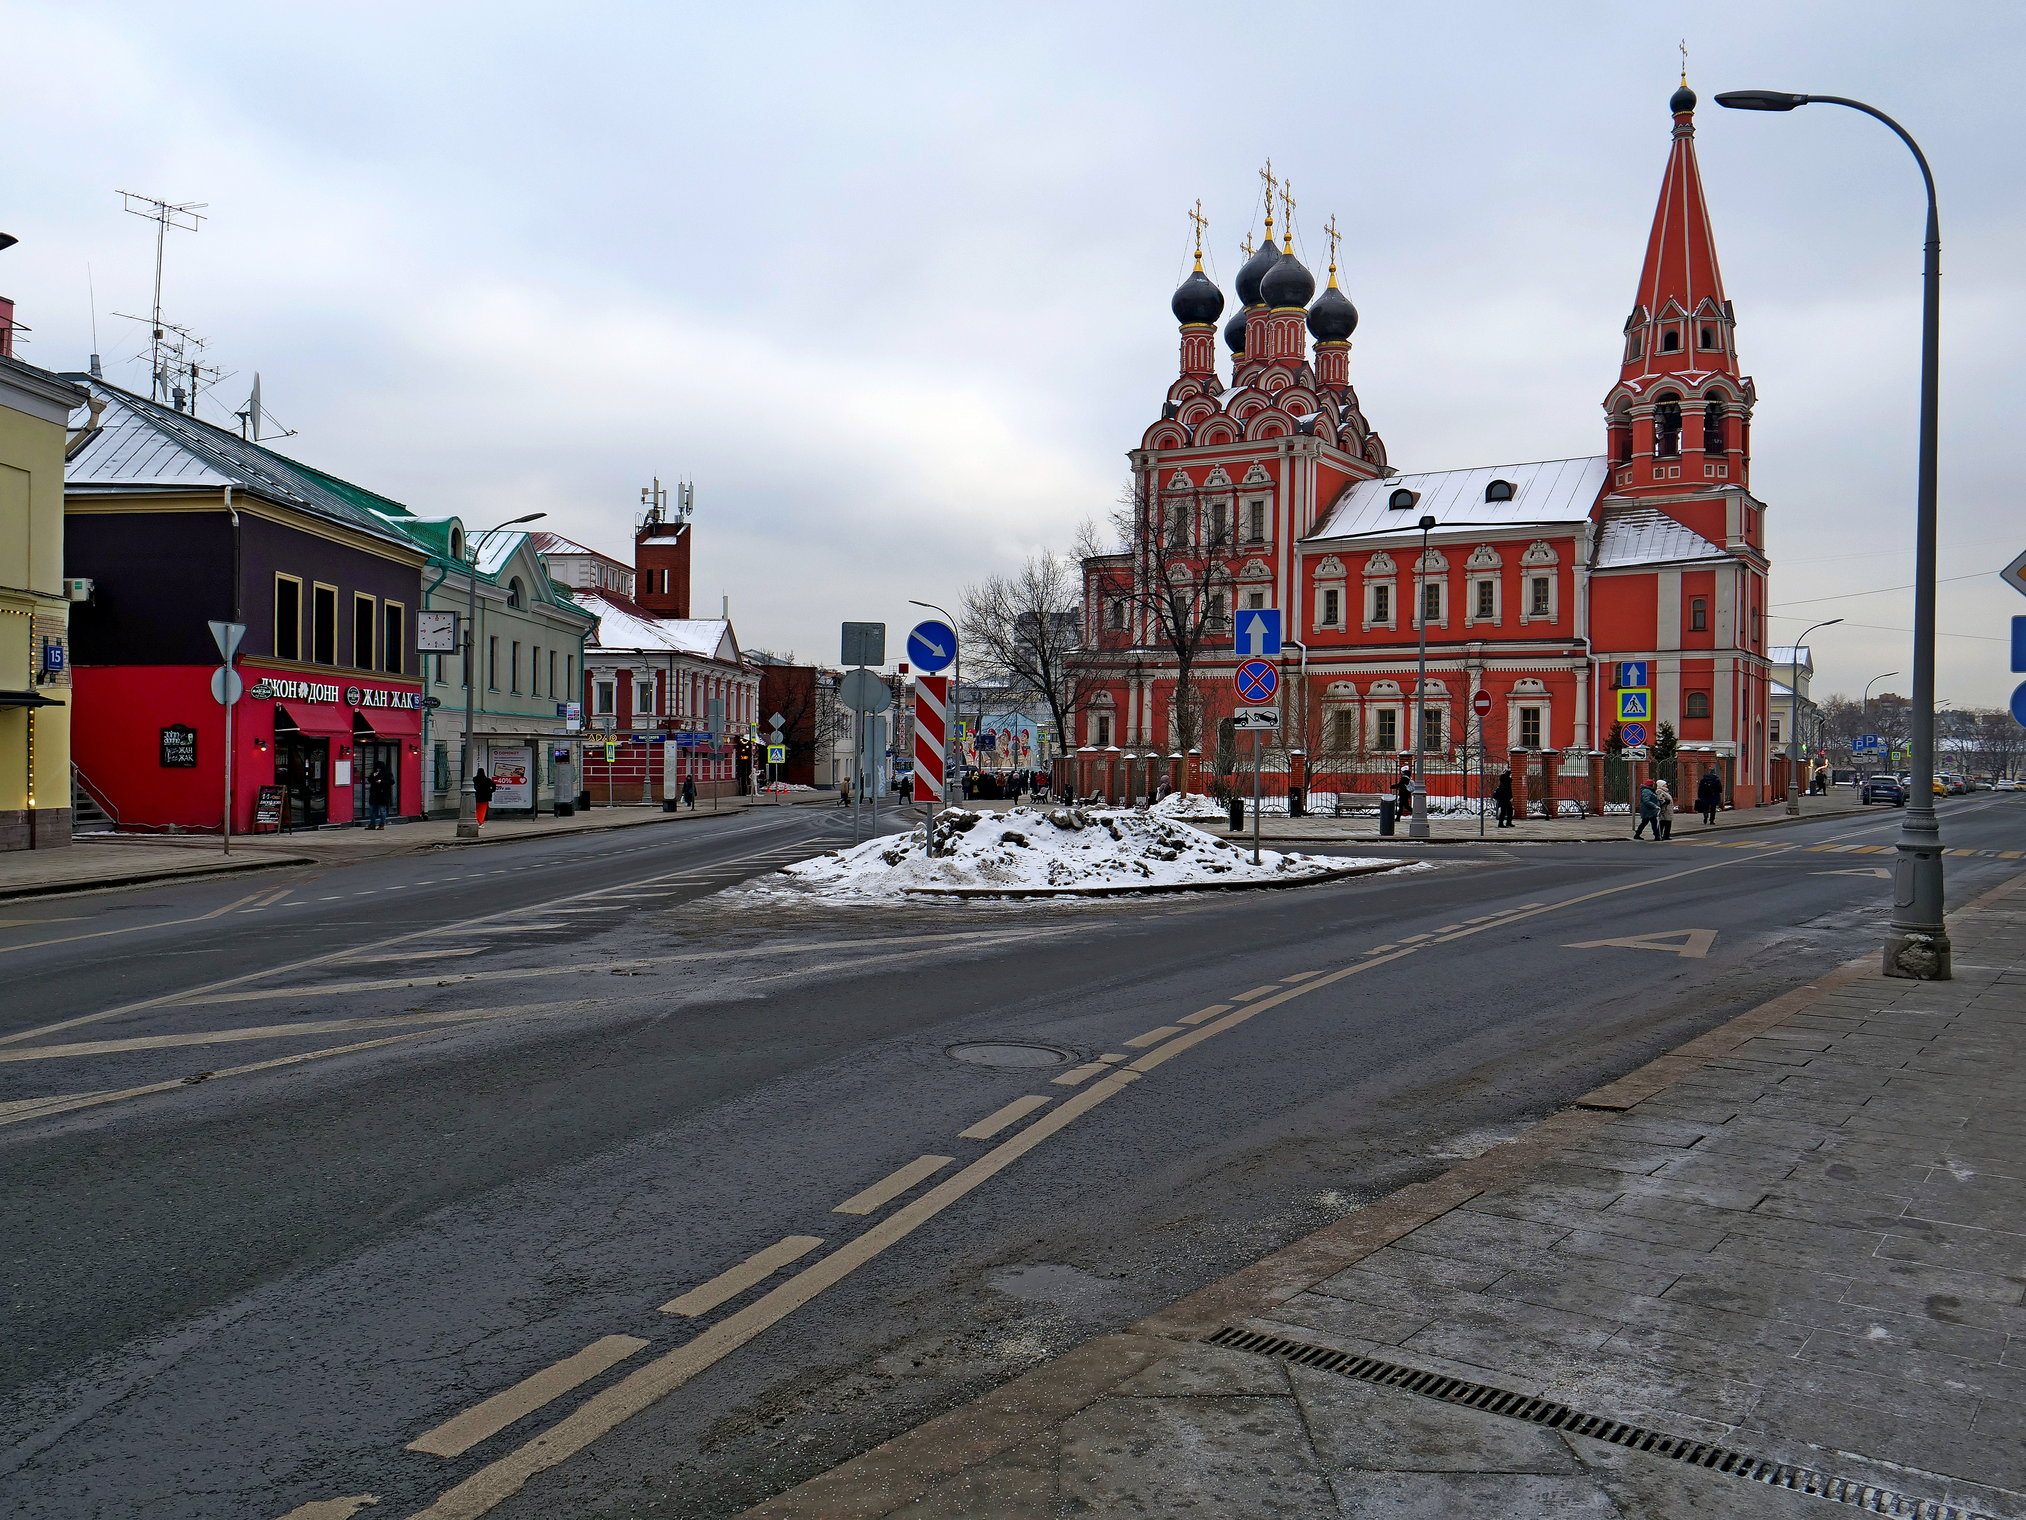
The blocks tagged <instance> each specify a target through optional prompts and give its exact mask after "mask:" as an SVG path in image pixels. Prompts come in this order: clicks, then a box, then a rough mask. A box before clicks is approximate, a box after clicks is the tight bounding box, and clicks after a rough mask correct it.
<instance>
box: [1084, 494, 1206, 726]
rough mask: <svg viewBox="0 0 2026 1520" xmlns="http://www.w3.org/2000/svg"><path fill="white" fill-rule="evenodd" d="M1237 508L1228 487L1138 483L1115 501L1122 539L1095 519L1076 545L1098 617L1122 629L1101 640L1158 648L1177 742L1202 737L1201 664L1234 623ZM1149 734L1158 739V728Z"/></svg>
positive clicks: (1115, 523)
mask: <svg viewBox="0 0 2026 1520" xmlns="http://www.w3.org/2000/svg"><path fill="white" fill-rule="evenodd" d="M1206 498H1207V499H1206ZM1235 510H1236V507H1235V503H1234V502H1232V501H1231V500H1230V499H1229V498H1228V497H1226V496H1225V495H1224V494H1223V493H1221V492H1205V491H1204V490H1202V489H1201V488H1193V489H1190V490H1186V491H1176V492H1165V493H1162V494H1161V495H1160V496H1159V498H1158V499H1156V498H1155V497H1153V496H1151V495H1149V493H1148V492H1147V491H1146V490H1145V489H1143V488H1142V487H1141V486H1140V485H1139V484H1137V483H1135V484H1134V485H1131V486H1128V487H1127V488H1126V489H1125V490H1124V491H1123V492H1122V493H1121V494H1120V497H1119V500H1118V504H1117V505H1116V506H1115V507H1114V508H1113V509H1112V513H1111V518H1110V528H1111V532H1112V537H1113V538H1114V540H1115V542H1116V547H1107V546H1106V545H1105V544H1104V543H1103V541H1102V540H1101V539H1100V538H1099V536H1098V534H1097V533H1096V532H1095V531H1093V530H1091V529H1089V528H1086V530H1085V532H1084V534H1083V535H1082V540H1081V542H1080V543H1079V545H1078V550H1079V555H1080V557H1081V558H1082V559H1083V561H1084V564H1085V568H1086V573H1087V574H1088V575H1089V576H1090V577H1091V579H1092V580H1093V582H1094V583H1096V584H1097V586H1098V588H1099V590H1098V595H1099V596H1100V598H1101V600H1102V601H1103V602H1104V604H1105V609H1104V611H1103V613H1102V617H1103V622H1102V625H1101V626H1102V627H1103V628H1104V629H1105V631H1106V632H1107V633H1111V634H1115V635H1124V637H1123V639H1107V640H1103V641H1101V642H1103V643H1107V644H1110V643H1114V642H1117V643H1120V644H1122V645H1125V646H1128V647H1131V648H1135V649H1145V650H1148V651H1151V652H1154V653H1155V654H1156V655H1157V656H1158V658H1159V660H1160V663H1161V665H1162V666H1164V667H1165V669H1163V671H1162V673H1163V674H1172V675H1173V676H1174V678H1175V698H1174V700H1175V728H1174V740H1175V747H1176V748H1177V749H1184V750H1187V749H1197V748H1200V747H1201V745H1202V742H1203V711H1202V704H1201V698H1200V694H1199V692H1198V689H1197V688H1198V682H1197V679H1196V667H1197V666H1198V665H1199V664H1200V663H1201V662H1202V660H1203V659H1204V657H1205V655H1206V654H1207V653H1208V652H1209V650H1210V649H1211V648H1213V647H1215V646H1216V645H1217V644H1219V643H1221V642H1222V641H1223V640H1224V639H1225V638H1226V637H1228V636H1229V635H1230V632H1231V618H1232V611H1233V609H1232V605H1231V602H1232V596H1233V594H1234V591H1235V586H1234V579H1235V577H1234V575H1233V566H1234V564H1235V562H1236V560H1237V556H1238V544H1237V524H1236V522H1235V521H1234V520H1233V514H1234V512H1235ZM1121 624H1122V625H1123V626H1120V625H1121ZM1150 737H1151V738H1152V739H1153V742H1155V743H1159V742H1160V740H1159V735H1158V734H1155V735H1152V736H1150Z"/></svg>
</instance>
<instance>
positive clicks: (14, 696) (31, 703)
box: [0, 691, 64, 707]
mask: <svg viewBox="0 0 2026 1520" xmlns="http://www.w3.org/2000/svg"><path fill="white" fill-rule="evenodd" d="M63 705H64V704H63V703H61V702H59V701H57V700H56V699H55V698H54V697H45V696H44V695H43V694H42V693H41V692H39V691H0V707H62V706H63Z"/></svg>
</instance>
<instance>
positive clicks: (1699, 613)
mask: <svg viewBox="0 0 2026 1520" xmlns="http://www.w3.org/2000/svg"><path fill="white" fill-rule="evenodd" d="M1688 631H1689V632H1690V633H1707V632H1709V598H1708V597H1706V596H1692V597H1690V598H1689V599H1688ZM1705 716H1707V714H1705Z"/></svg>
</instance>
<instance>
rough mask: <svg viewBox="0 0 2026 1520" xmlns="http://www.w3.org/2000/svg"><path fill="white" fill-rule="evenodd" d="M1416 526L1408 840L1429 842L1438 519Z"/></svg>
mask: <svg viewBox="0 0 2026 1520" xmlns="http://www.w3.org/2000/svg"><path fill="white" fill-rule="evenodd" d="M1414 526H1415V527H1417V528H1419V529H1420V530H1421V555H1420V557H1419V558H1418V559H1416V560H1415V561H1414V623H1415V626H1416V629H1417V631H1418V632H1419V634H1420V641H1419V646H1418V648H1417V649H1416V651H1415V655H1414V706H1413V709H1412V716H1411V717H1410V718H1409V720H1408V721H1410V722H1411V723H1413V725H1414V780H1413V782H1412V784H1411V788H1410V793H1411V795H1410V796H1409V799H1408V801H1409V806H1410V807H1411V808H1412V809H1413V811H1412V812H1410V813H1409V814H1408V815H1407V837H1408V838H1409V839H1426V838H1427V837H1428V776H1427V772H1426V770H1425V769H1424V767H1423V764H1422V757H1423V754H1424V753H1425V750H1426V747H1427V743H1428V582H1427V580H1426V579H1425V578H1424V577H1425V576H1426V574H1427V566H1428V535H1429V534H1430V533H1431V532H1433V531H1434V529H1435V519H1434V518H1432V517H1426V516H1424V517H1423V518H1422V519H1421V521H1419V522H1418V523H1416V524H1415V525H1414Z"/></svg>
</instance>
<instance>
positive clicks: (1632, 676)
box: [1618, 660, 1647, 686]
mask: <svg viewBox="0 0 2026 1520" xmlns="http://www.w3.org/2000/svg"><path fill="white" fill-rule="evenodd" d="M1646 667H1647V662H1646V661H1645V660H1620V661H1619V662H1618V684H1619V685H1620V686H1644V685H1645V684H1646Z"/></svg>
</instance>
